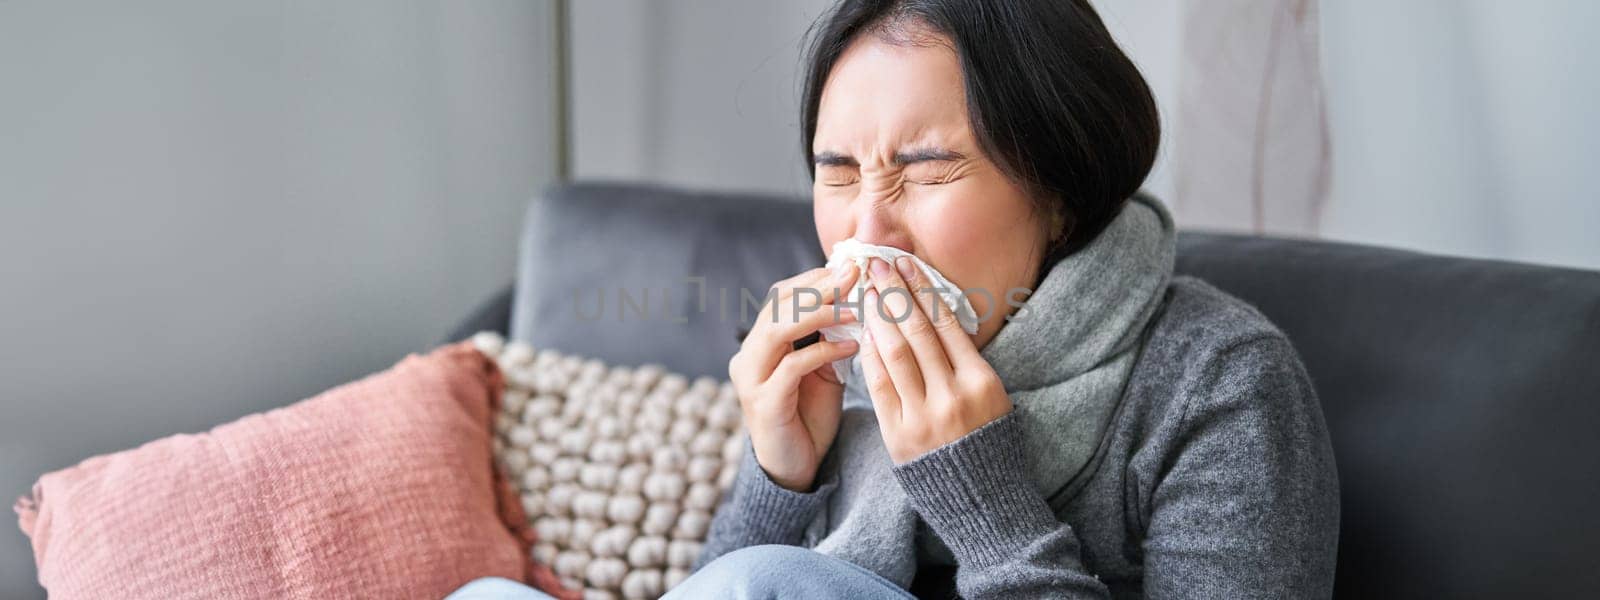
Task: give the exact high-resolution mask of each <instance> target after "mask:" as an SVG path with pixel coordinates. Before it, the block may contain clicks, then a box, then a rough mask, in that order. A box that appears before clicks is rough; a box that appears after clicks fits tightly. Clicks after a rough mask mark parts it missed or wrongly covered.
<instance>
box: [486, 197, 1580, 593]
mask: <svg viewBox="0 0 1600 600" xmlns="http://www.w3.org/2000/svg"><path fill="white" fill-rule="evenodd" d="M520 253H521V256H520V266H519V272H518V274H517V285H516V296H515V300H514V302H513V305H514V308H513V309H512V317H511V335H512V337H514V338H517V339H523V340H527V341H530V342H532V343H533V344H534V345H535V346H537V347H549V348H554V349H558V350H560V351H562V352H566V353H572V354H578V355H584V356H591V357H596V358H600V359H603V360H606V361H608V362H610V363H613V364H643V363H648V362H653V363H658V364H662V365H664V366H666V367H667V368H669V369H671V370H674V371H677V372H681V373H685V374H689V375H707V376H712V377H718V378H722V377H725V376H726V366H727V360H728V358H729V357H730V356H732V355H733V353H734V352H735V351H736V350H737V349H738V339H739V332H740V330H741V329H742V323H747V322H748V319H744V320H741V319H740V308H741V306H746V305H747V304H748V303H747V302H746V301H745V300H744V299H742V298H741V291H740V290H747V291H748V292H749V293H752V294H756V295H760V294H762V293H764V291H765V289H766V287H767V286H768V285H770V284H771V283H773V282H775V281H777V280H778V279H781V278H784V277H787V276H789V275H792V274H794V273H796V272H798V271H801V270H803V269H805V268H809V267H814V266H817V265H820V264H821V263H822V253H821V249H820V247H819V244H818V242H817V239H816V234H815V231H814V229H813V226H812V218H811V207H810V204H809V203H805V202H799V201H796V200H794V199H789V198H780V197H772V196H756V195H749V194H743V195H740V194H706V193H697V192H686V191H678V190H670V189H663V188H658V187H649V186H638V185H620V184H583V185H573V186H566V187H558V188H554V189H552V190H550V191H549V192H548V193H546V194H545V195H543V196H542V197H540V198H539V199H537V200H535V201H534V202H533V203H532V204H531V205H530V207H529V209H528V215H527V220H526V223H525V226H524V232H523V238H522V247H521V249H520ZM1178 271H1179V272H1180V273H1185V274H1190V275H1195V276H1198V277H1201V278H1203V279H1206V280H1207V281H1210V282H1211V283H1213V284H1214V285H1216V286H1218V287H1220V288H1222V289H1223V290H1226V291H1228V292H1229V293H1231V294H1234V295H1235V296H1238V297H1240V298H1243V299H1244V300H1246V301H1248V302H1250V303H1252V304H1254V305H1255V306H1257V307H1258V308H1260V309H1261V311H1262V312H1263V313H1265V314H1266V315H1267V317H1268V318H1270V319H1272V321H1273V322H1274V323H1276V324H1277V325H1278V326H1279V327H1281V328H1282V329H1283V330H1284V331H1285V332H1286V333H1287V334H1288V335H1289V338H1290V340H1291V341H1292V342H1293V343H1294V344H1295V347H1296V348H1297V349H1298V350H1299V352H1300V354H1301V356H1302V357H1303V359H1304V361H1305V363H1306V367H1307V369H1308V370H1309V372H1310V373H1311V377H1312V379H1313V383H1314V385H1315V386H1316V388H1317V392H1318V395H1319V396H1320V399H1321V402H1322V406H1323V411H1324V414H1325V416H1326V417H1327V420H1328V425H1329V428H1330V430H1331V432H1332V435H1333V445H1334V450H1335V453H1336V455H1337V460H1338V466H1339V474H1340V486H1341V493H1342V517H1341V531H1340V548H1339V572H1338V579H1337V584H1336V585H1337V588H1336V594H1337V595H1338V596H1340V597H1347V598H1358V597H1390V596H1402V597H1404V596H1429V597H1481V598H1499V597H1523V596H1535V597H1538V596H1563V597H1568V596H1588V597H1600V569H1596V568H1594V566H1593V563H1594V560H1595V557H1596V556H1600V510H1597V509H1596V508H1595V507H1596V506H1597V505H1600V441H1597V440H1600V436H1597V435H1596V432H1594V431H1593V430H1594V428H1595V427H1596V426H1600V273H1595V272H1590V271H1579V270H1573V269H1559V268H1550V267H1539V266H1532V265H1523V264H1513V263H1505V262H1495V261H1482V260H1468V259H1460V258H1450V257H1441V256H1432V255H1426V254H1419V253H1413V252H1404V251H1398V250H1389V249H1380V248H1372V247H1365V246H1356V245H1348V244H1335V243H1327V242H1315V241H1302V240H1283V239H1267V238H1257V237H1246V236H1232V235H1215V234H1198V233H1189V232H1185V233H1183V234H1181V235H1180V238H1179V248H1178ZM602 290H603V291H602ZM619 290H620V291H619ZM624 294H626V296H627V298H626V299H624V297H623V295H624ZM756 301H757V302H758V301H759V300H756ZM747 310H749V309H747ZM751 312H752V313H753V310H752V311H751Z"/></svg>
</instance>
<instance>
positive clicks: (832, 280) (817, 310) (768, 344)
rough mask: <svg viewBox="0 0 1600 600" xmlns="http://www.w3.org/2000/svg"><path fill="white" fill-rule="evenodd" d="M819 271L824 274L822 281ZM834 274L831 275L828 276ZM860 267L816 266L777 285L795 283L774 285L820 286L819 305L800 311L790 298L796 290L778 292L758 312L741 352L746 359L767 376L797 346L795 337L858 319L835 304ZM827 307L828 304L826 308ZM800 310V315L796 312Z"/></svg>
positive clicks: (853, 281)
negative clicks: (825, 267) (834, 268)
mask: <svg viewBox="0 0 1600 600" xmlns="http://www.w3.org/2000/svg"><path fill="white" fill-rule="evenodd" d="M818 271H820V272H821V274H822V275H824V277H823V279H822V280H821V281H820V282H819V281H818V280H817V276H818V275H819V273H818ZM828 274H831V277H829V276H827V275H828ZM855 279H856V268H855V266H854V265H847V266H846V268H843V269H838V270H834V271H829V270H827V269H813V270H811V271H807V272H805V273H801V274H800V275H796V276H794V277H791V278H789V279H786V280H784V281H781V282H779V283H777V284H774V285H775V286H791V287H787V288H778V287H775V288H774V289H778V290H780V291H782V290H788V291H790V292H793V291H795V290H799V289H813V290H817V286H819V285H820V286H821V287H822V289H820V290H817V291H818V292H819V293H820V294H821V299H820V301H819V302H818V304H817V305H816V306H815V307H812V306H809V305H807V306H804V307H801V309H802V310H801V311H800V312H798V313H797V312H796V308H795V306H794V305H795V304H796V302H793V301H791V300H789V299H788V298H792V297H793V294H789V295H787V296H784V295H783V294H778V295H777V296H778V297H776V298H769V300H768V301H767V302H764V303H763V304H762V307H761V311H760V312H759V313H757V315H756V320H755V323H753V324H752V325H751V328H750V331H749V333H747V334H746V335H745V344H744V346H743V347H742V348H741V352H742V353H744V354H746V355H747V356H746V357H745V358H744V360H745V361H746V362H747V363H748V364H749V366H750V367H751V368H752V369H755V370H758V371H760V372H761V376H762V377H765V376H766V374H767V373H770V372H771V371H772V369H773V368H774V367H775V366H777V364H778V361H779V360H781V359H782V358H783V356H784V355H785V354H788V353H789V351H790V350H793V349H794V346H793V344H794V341H795V340H798V339H800V338H804V337H806V336H808V335H811V334H812V333H813V332H815V331H816V330H817V329H821V328H822V327H826V326H827V325H831V324H835V323H848V322H853V321H854V320H855V319H856V314H855V313H854V312H853V311H849V310H841V309H835V308H833V304H834V303H835V302H836V301H837V300H838V298H839V297H840V296H842V295H843V294H844V293H845V291H847V290H849V289H850V286H851V285H852V284H854V283H855ZM823 307H827V308H826V309H825V308H823ZM796 314H798V318H797V317H796V316H794V315H796Z"/></svg>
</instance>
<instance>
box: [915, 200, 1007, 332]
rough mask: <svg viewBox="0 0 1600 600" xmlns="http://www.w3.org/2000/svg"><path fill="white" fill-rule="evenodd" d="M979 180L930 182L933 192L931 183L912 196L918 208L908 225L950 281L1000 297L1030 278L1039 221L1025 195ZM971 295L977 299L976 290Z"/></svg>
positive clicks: (978, 297) (921, 245)
mask: <svg viewBox="0 0 1600 600" xmlns="http://www.w3.org/2000/svg"><path fill="white" fill-rule="evenodd" d="M984 183H985V182H982V181H973V182H970V184H969V182H965V181H963V182H957V183H955V184H949V185H944V186H939V187H937V188H932V189H937V190H938V192H937V193H936V194H935V193H933V192H932V191H931V189H930V191H929V192H928V193H926V194H925V195H924V197H923V198H920V199H918V200H915V201H913V202H918V203H919V204H918V205H919V207H920V209H919V210H918V211H917V214H916V216H915V218H914V219H913V221H914V224H913V225H911V227H912V228H913V230H914V234H913V235H915V236H916V239H917V243H918V245H919V246H920V247H921V248H922V249H923V250H924V251H925V252H926V253H927V255H928V257H929V258H930V259H932V260H933V261H934V262H935V264H936V265H937V266H938V268H939V270H940V271H941V272H943V273H944V274H945V276H946V277H949V278H950V280H951V281H952V282H954V283H955V284H956V285H958V286H960V287H962V288H964V289H965V288H982V289H984V290H987V291H989V292H991V293H993V294H994V295H995V297H996V298H1002V297H1003V294H1004V293H1005V291H1006V290H1008V289H1011V288H1013V287H1019V286H1021V287H1026V286H1030V285H1031V284H1032V283H1033V282H1032V280H1031V277H1032V276H1033V271H1034V268H1035V265H1034V264H1033V261H1036V260H1038V256H1036V255H1035V254H1036V252H1035V245H1036V243H1037V242H1038V239H1037V238H1038V234H1037V231H1038V225H1037V222H1036V221H1035V220H1034V217H1033V212H1032V210H1031V208H1030V205H1028V204H1027V200H1026V199H1025V198H1023V197H1022V196H1021V195H1020V194H1018V193H1016V192H1014V191H1013V190H1012V189H1011V188H1010V186H1000V187H996V186H994V185H984ZM971 299H972V300H973V302H975V303H982V301H981V299H980V296H976V295H975V296H972V297H971ZM1002 304H1003V302H1002ZM982 308H985V307H980V312H982Z"/></svg>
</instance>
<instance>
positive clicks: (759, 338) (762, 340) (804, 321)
mask: <svg viewBox="0 0 1600 600" xmlns="http://www.w3.org/2000/svg"><path fill="white" fill-rule="evenodd" d="M857 319H858V317H857V315H856V313H855V312H854V311H850V310H845V309H844V308H843V307H838V306H834V305H831V304H829V305H824V306H822V307H820V308H817V309H815V310H811V311H807V312H804V313H799V314H797V315H795V316H794V317H793V318H789V319H780V320H779V321H778V322H777V323H768V324H766V325H764V326H761V327H758V328H757V329H755V330H753V331H751V332H750V337H748V338H746V343H747V344H750V347H751V350H752V354H751V358H752V359H753V360H752V362H753V363H754V364H755V365H756V366H757V367H758V368H763V369H766V370H767V371H771V370H772V369H773V368H775V367H776V366H777V364H778V361H779V360H782V359H783V357H784V356H785V355H787V354H788V353H789V352H790V351H791V350H793V349H794V342H795V340H799V339H802V338H805V337H807V336H810V335H811V334H813V333H816V332H817V330H820V329H822V328H823V327H828V326H832V325H842V324H848V323H855V322H857ZM808 347H809V346H808Z"/></svg>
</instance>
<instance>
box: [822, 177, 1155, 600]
mask: <svg viewBox="0 0 1600 600" xmlns="http://www.w3.org/2000/svg"><path fill="white" fill-rule="evenodd" d="M1174 237H1175V236H1174V231H1173V224H1172V217H1171V215H1170V214H1168V212H1167V210H1166V208H1165V207H1163V206H1162V205H1161V204H1160V203H1159V202H1158V201H1156V200H1154V199H1149V198H1144V197H1135V198H1134V199H1133V200H1131V201H1129V202H1128V203H1127V204H1126V205H1125V206H1124V208H1123V210H1122V212H1121V213H1119V214H1118V216H1117V217H1116V218H1115V219H1114V220H1113V221H1112V223H1111V224H1110V226H1108V227H1107V228H1106V230H1105V231H1104V232H1103V233H1101V234H1100V236H1098V237H1097V238H1095V240H1094V241H1093V242H1091V243H1090V244H1089V245H1088V246H1087V247H1085V248H1083V249H1082V250H1080V251H1079V252H1077V253H1075V254H1073V255H1071V256H1068V257H1067V258H1064V259H1062V260H1061V261H1059V262H1057V263H1056V264H1055V265H1054V266H1053V267H1052V268H1051V269H1050V271H1049V273H1048V274H1047V275H1046V276H1045V278H1044V280H1043V281H1042V282H1041V283H1040V285H1039V289H1037V290H1035V291H1034V293H1033V295H1032V296H1030V297H1029V298H1028V300H1027V301H1026V302H1025V303H1024V304H1023V306H1022V307H1021V308H1020V309H1019V310H1018V312H1017V313H1016V314H1015V315H1014V320H1012V321H1011V322H1009V323H1007V324H1006V325H1005V326H1004V327H1002V328H1001V329H1000V332H999V334H997V335H996V336H995V338H994V339H993V340H992V341H990V343H989V344H988V345H987V346H985V347H984V348H983V350H982V355H983V357H984V358H985V359H986V360H988V361H989V364H990V366H992V367H993V368H994V370H995V372H996V373H997V374H999V376H1000V380H1001V381H1002V382H1003V383H1004V384H1005V387H1006V391H1007V392H1008V393H1009V394H1010V395H1011V401H1012V403H1013V404H1014V406H1015V408H1014V410H1015V411H1016V413H1017V416H1018V417H1019V420H1020V422H1021V424H1022V426H1023V435H1024V448H1025V450H1026V453H1027V456H1031V457H1038V459H1037V460H1033V461H1031V462H1032V464H1029V465H1027V468H1028V469H1029V470H1030V473H1031V474H1032V477H1033V481H1034V484H1035V485H1037V486H1038V489H1039V492H1040V493H1041V494H1042V495H1044V497H1045V498H1050V497H1052V496H1054V495H1056V494H1057V493H1058V492H1060V491H1061V490H1063V489H1064V488H1066V487H1067V485H1068V483H1070V482H1071V481H1072V479H1073V478H1074V477H1075V476H1076V475H1077V474H1078V472H1079V471H1081V470H1082V469H1083V467H1084V466H1085V465H1086V464H1087V463H1088V461H1089V458H1090V457H1091V455H1092V454H1093V452H1094V449H1095V447H1096V445H1097V444H1098V443H1099V441H1100V438H1101V436H1102V434H1103V433H1104V432H1105V428H1106V426H1107V424H1108V423H1109V422H1110V419H1111V416H1112V413H1113V412H1114V409H1115V408H1116V405H1117V402H1118V401H1119V399H1120V398H1121V395H1122V391H1123V388H1124V384H1125V383H1126V382H1127V380H1128V376H1129V373H1131V372H1132V370H1133V363H1134V360H1135V358H1136V357H1137V355H1138V350H1139V348H1138V346H1139V341H1140V336H1141V333H1142V332H1143V330H1144V327H1145V325H1146V323H1148V322H1149V320H1150V318H1151V316H1152V315H1153V314H1154V312H1155V309H1156V307H1157V306H1158V305H1159V304H1160V301H1161V297H1162V294H1163V293H1164V292H1165V290H1166V287H1167V282H1168V280H1169V279H1170V278H1171V276H1172V267H1173V248H1174ZM844 405H845V412H844V415H843V418H842V419H841V422H840V430H839V436H838V438H837V439H836V441H835V442H834V446H833V448H832V450H831V451H830V452H829V454H828V457H827V459H825V460H824V462H823V464H822V466H821V469H820V473H819V483H830V482H831V483H835V484H837V489H835V490H834V492H833V494H832V495H831V496H830V497H829V500H828V506H827V509H826V510H824V511H822V513H821V514H820V515H819V516H818V517H817V519H816V520H815V521H813V522H812V523H811V524H810V525H809V526H808V528H807V533H806V537H807V539H806V542H807V545H810V546H812V547H813V548H815V549H816V550H817V551H819V552H822V553H825V554H829V555H832V556H835V557H838V558H842V559H845V560H848V561H850V562H853V563H855V564H857V565H860V566H862V567H865V568H867V569H870V570H872V571H873V572H875V573H877V574H879V575H881V576H883V577H884V578H886V579H888V580H890V581H893V582H895V583H897V584H899V585H900V586H901V587H908V586H910V584H911V579H912V577H913V576H914V575H915V574H916V568H917V565H918V562H919V561H921V562H925V563H932V564H954V559H953V558H952V557H951V555H950V551H949V550H948V549H947V548H945V547H944V544H943V543H941V542H940V541H939V540H938V539H937V538H936V537H934V536H933V535H932V534H931V532H929V531H928V530H927V528H926V526H924V525H922V524H921V521H920V519H919V518H918V517H917V514H916V512H915V511H914V510H913V509H912V507H911V505H910V503H909V502H908V501H907V499H906V496H905V493H904V491H903V490H902V489H901V488H900V484H899V482H898V481H897V480H896V479H895V477H894V474H893V473H892V472H891V470H890V469H891V467H892V466H893V463H892V461H891V460H890V459H889V454H888V451H887V450H886V449H885V447H884V443H883V438H882V435H881V434H880V433H879V432H878V424H877V418H876V416H875V414H874V413H873V410H872V401H871V399H870V398H868V397H867V395H866V391H865V385H864V384H863V383H862V380H861V374H860V372H859V369H855V370H853V371H852V372H851V375H850V377H849V379H848V380H847V381H846V385H845V400H844Z"/></svg>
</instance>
